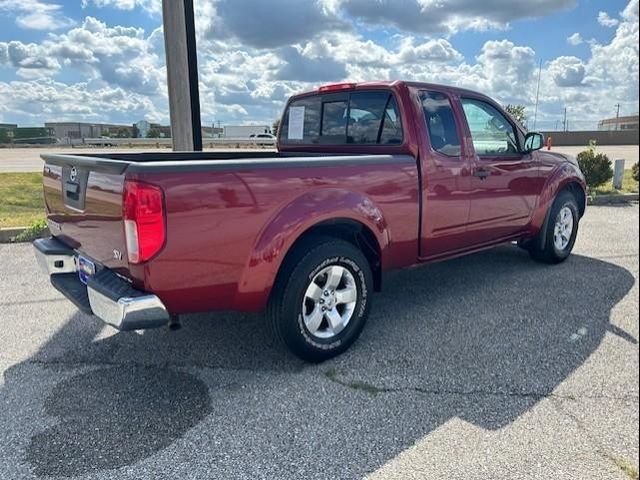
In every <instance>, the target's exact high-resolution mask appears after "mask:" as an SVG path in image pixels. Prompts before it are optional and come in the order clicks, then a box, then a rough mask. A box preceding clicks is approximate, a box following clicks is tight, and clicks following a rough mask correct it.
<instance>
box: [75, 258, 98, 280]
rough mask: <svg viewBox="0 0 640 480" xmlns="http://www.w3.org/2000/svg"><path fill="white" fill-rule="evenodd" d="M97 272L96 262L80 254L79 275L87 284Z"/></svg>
mask: <svg viewBox="0 0 640 480" xmlns="http://www.w3.org/2000/svg"><path fill="white" fill-rule="evenodd" d="M95 273H96V264H95V263H93V262H92V261H91V260H89V259H88V258H85V257H83V256H82V255H80V256H78V277H80V281H81V282H82V283H84V284H85V285H86V284H87V282H88V281H89V279H90V278H91V277H92V276H94V275H95Z"/></svg>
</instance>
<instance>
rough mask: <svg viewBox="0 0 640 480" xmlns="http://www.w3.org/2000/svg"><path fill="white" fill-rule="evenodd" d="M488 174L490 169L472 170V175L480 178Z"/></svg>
mask: <svg viewBox="0 0 640 480" xmlns="http://www.w3.org/2000/svg"><path fill="white" fill-rule="evenodd" d="M489 175H491V171H490V170H486V169H484V168H476V169H475V170H474V172H473V176H474V177H478V178H479V179H480V180H484V179H485V178H487V177H488V176H489Z"/></svg>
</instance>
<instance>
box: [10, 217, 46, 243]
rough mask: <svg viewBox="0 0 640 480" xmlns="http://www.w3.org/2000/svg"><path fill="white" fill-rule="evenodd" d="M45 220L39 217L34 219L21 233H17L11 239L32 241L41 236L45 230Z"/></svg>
mask: <svg viewBox="0 0 640 480" xmlns="http://www.w3.org/2000/svg"><path fill="white" fill-rule="evenodd" d="M47 229H48V227H47V221H46V220H45V219H40V220H36V221H34V222H33V223H32V224H31V225H29V226H28V227H27V229H26V230H24V231H23V232H22V233H19V234H18V235H16V236H15V237H13V238H12V239H11V241H12V242H32V241H33V240H35V239H36V238H41V237H42V236H43V235H44V234H45V232H47Z"/></svg>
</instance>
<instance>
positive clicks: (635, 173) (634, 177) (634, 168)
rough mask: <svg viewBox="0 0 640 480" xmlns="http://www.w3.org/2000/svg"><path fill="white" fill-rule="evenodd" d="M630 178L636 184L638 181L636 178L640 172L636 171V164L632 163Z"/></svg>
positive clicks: (639, 175)
mask: <svg viewBox="0 0 640 480" xmlns="http://www.w3.org/2000/svg"><path fill="white" fill-rule="evenodd" d="M631 176H632V177H633V179H634V180H635V181H636V182H638V181H640V179H639V178H638V177H640V171H638V162H636V163H634V164H633V167H631Z"/></svg>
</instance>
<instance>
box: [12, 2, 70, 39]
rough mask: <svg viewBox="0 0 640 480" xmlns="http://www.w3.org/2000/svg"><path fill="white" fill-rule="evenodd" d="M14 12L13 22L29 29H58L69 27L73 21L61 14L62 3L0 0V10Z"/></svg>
mask: <svg viewBox="0 0 640 480" xmlns="http://www.w3.org/2000/svg"><path fill="white" fill-rule="evenodd" d="M2 10H4V11H8V12H12V13H14V14H15V22H16V25H18V26H19V27H21V28H26V29H31V30H46V31H53V30H60V29H63V28H67V27H70V26H71V25H73V24H74V21H73V20H71V19H70V18H68V17H65V16H64V15H63V14H62V5H59V4H57V3H46V2H42V1H40V0H0V11H2Z"/></svg>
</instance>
